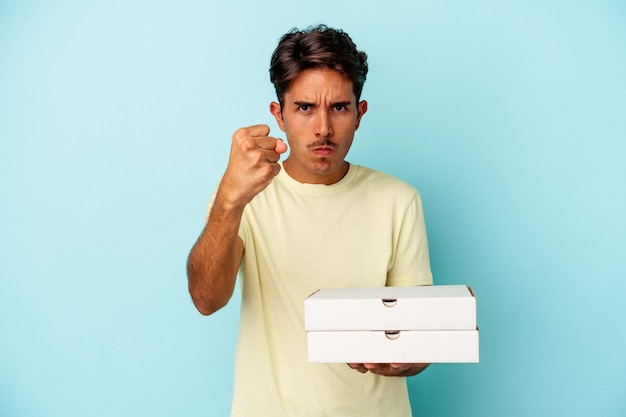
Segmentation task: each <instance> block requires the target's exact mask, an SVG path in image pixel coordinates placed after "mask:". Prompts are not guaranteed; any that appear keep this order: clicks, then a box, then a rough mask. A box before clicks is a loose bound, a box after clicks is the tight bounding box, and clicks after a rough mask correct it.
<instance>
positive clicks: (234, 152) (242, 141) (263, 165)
mask: <svg viewBox="0 0 626 417" xmlns="http://www.w3.org/2000/svg"><path fill="white" fill-rule="evenodd" d="M269 133H270V128H269V126H267V125H255V126H250V127H245V128H241V129H239V130H237V131H236V132H235V134H234V135H233V138H232V145H231V149H230V159H229V161H228V167H227V168H226V173H225V174H224V177H223V178H222V183H221V186H220V188H221V190H220V192H221V194H222V198H223V199H225V200H226V201H227V202H228V203H230V204H233V205H235V206H244V205H246V204H248V203H249V202H250V201H251V200H252V199H253V198H254V196H256V195H257V194H258V193H260V192H261V191H263V189H265V187H267V186H268V185H269V184H270V182H272V180H273V179H274V177H275V176H276V175H278V173H279V172H280V165H279V164H278V160H279V159H280V155H281V154H282V153H285V152H286V151H287V145H286V144H285V142H283V141H282V140H281V139H277V138H273V137H270V136H268V135H269ZM226 201H224V200H222V202H223V203H225V202H226Z"/></svg>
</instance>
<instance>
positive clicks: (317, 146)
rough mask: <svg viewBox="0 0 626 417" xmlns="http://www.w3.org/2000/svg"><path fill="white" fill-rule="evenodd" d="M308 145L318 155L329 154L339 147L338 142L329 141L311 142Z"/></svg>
mask: <svg viewBox="0 0 626 417" xmlns="http://www.w3.org/2000/svg"><path fill="white" fill-rule="evenodd" d="M308 147H309V149H310V150H311V151H312V152H313V154H315V155H317V156H329V155H330V154H332V153H333V152H334V151H335V149H336V148H337V144H336V143H333V142H328V141H326V142H324V143H320V142H315V143H312V144H310V145H309V146H308Z"/></svg>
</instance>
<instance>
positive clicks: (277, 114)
mask: <svg viewBox="0 0 626 417" xmlns="http://www.w3.org/2000/svg"><path fill="white" fill-rule="evenodd" d="M270 113H272V116H274V118H275V119H276V123H278V127H279V128H280V130H282V131H283V132H284V131H285V122H284V121H283V110H282V108H281V107H280V104H279V103H276V102H275V101H272V102H271V103H270Z"/></svg>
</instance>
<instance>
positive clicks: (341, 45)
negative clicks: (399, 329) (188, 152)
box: [187, 26, 432, 417]
mask: <svg viewBox="0 0 626 417" xmlns="http://www.w3.org/2000/svg"><path fill="white" fill-rule="evenodd" d="M366 59H367V57H366V55H365V53H363V52H359V51H358V50H357V49H356V46H355V45H354V43H353V42H352V40H351V39H350V37H349V36H348V35H347V34H346V33H344V32H342V31H340V30H334V29H330V28H327V27H325V26H318V27H314V28H310V29H308V30H305V31H297V30H294V31H292V32H290V33H288V34H286V35H285V36H283V38H282V39H281V41H280V42H279V45H278V47H277V48H276V50H275V51H274V54H273V56H272V60H271V67H270V79H271V81H272V83H273V84H274V86H275V88H276V94H277V98H278V102H272V103H271V104H270V112H271V113H272V115H273V116H274V117H275V119H276V122H277V123H278V126H279V128H280V129H281V130H282V131H283V132H285V134H286V138H287V143H288V144H289V147H290V152H289V156H288V157H287V159H286V160H285V161H284V162H283V163H282V165H281V163H280V162H279V159H280V156H281V154H283V153H285V152H286V150H287V145H286V144H285V143H284V142H283V141H282V140H280V139H276V138H274V137H271V136H269V131H270V129H269V127H268V126H266V125H256V126H251V127H247V128H242V129H239V130H238V131H237V132H235V134H234V135H233V138H232V148H231V152H230V159H229V163H228V167H227V169H226V172H225V173H224V176H223V177H222V180H221V182H220V184H219V187H218V189H217V192H216V194H215V196H214V198H213V201H212V208H211V211H210V215H209V219H208V222H207V224H206V227H205V229H204V230H203V232H202V234H201V236H200V237H199V239H198V241H197V242H196V244H195V245H194V247H193V249H192V251H191V253H190V255H189V260H188V264H187V269H188V277H189V291H190V294H191V296H192V299H193V302H194V304H195V306H196V307H197V309H198V310H199V311H200V312H201V313H202V314H206V315H208V314H212V313H213V312H215V311H216V310H218V309H219V308H221V307H223V306H224V305H226V303H227V302H228V301H229V299H230V298H231V296H232V293H233V290H234V287H235V280H236V276H237V272H238V270H239V268H240V265H243V268H242V283H241V286H242V303H241V319H240V320H241V321H240V328H239V340H238V346H237V354H236V366H235V390H234V398H233V407H232V416H271V417H279V416H299V417H300V416H359V417H364V416H382V415H385V416H410V415H411V409H410V404H409V400H408V392H407V388H406V379H405V378H404V377H405V376H410V375H414V374H417V373H419V372H420V371H421V370H423V369H424V368H425V366H426V365H425V364H348V366H346V365H345V364H313V363H308V362H307V347H306V332H305V330H304V316H303V315H304V299H305V298H306V297H307V296H308V295H310V294H311V293H313V292H314V291H316V290H317V289H319V288H323V287H364V286H385V285H430V284H432V275H431V272H430V264H429V259H428V247H427V242H426V232H425V226H424V219H423V212H422V206H421V201H420V197H419V194H418V193H417V191H416V190H415V189H414V188H412V187H411V186H409V185H407V184H405V183H403V182H401V181H399V180H397V179H395V178H393V177H391V176H388V175H385V174H382V173H379V172H376V171H373V170H370V169H367V168H364V167H360V166H357V165H352V164H350V163H348V162H347V161H346V159H345V158H346V155H347V153H348V150H349V149H350V146H351V144H352V140H353V138H354V133H355V131H356V130H357V129H358V127H359V124H360V122H361V119H362V117H363V115H364V114H365V113H366V111H367V102H366V101H364V100H363V101H360V96H361V91H362V88H363V83H364V82H365V78H366V74H367V69H368V67H367V61H366ZM381 139H382V140H385V141H389V140H390V138H381Z"/></svg>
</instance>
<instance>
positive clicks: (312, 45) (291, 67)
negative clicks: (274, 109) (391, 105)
mask: <svg viewBox="0 0 626 417" xmlns="http://www.w3.org/2000/svg"><path fill="white" fill-rule="evenodd" d="M311 68H331V69H334V70H337V71H339V72H341V73H342V74H343V75H344V76H345V77H346V78H347V79H349V80H350V81H352V88H353V91H354V95H355V96H356V99H357V102H358V101H359V99H360V97H361V92H362V91H363V84H364V83H365V78H366V75H367V55H366V54H365V52H362V51H358V50H357V48H356V45H355V44H354V42H352V39H350V36H348V34H347V33H345V32H343V31H342V30H340V29H332V28H329V27H327V26H325V25H319V26H314V27H309V28H307V29H305V30H299V29H297V28H294V29H292V30H291V31H290V32H289V33H287V34H285V35H284V36H283V37H282V38H281V39H280V42H279V43H278V46H277V47H276V49H275V50H274V53H273V54H272V60H271V62H270V80H271V81H272V84H274V88H275V89H276V96H277V98H278V101H279V102H280V103H281V105H282V104H283V97H284V95H285V92H286V91H287V90H288V89H289V86H290V85H291V82H292V81H293V80H294V78H296V77H297V76H298V74H300V73H301V72H302V71H304V70H307V69H311Z"/></svg>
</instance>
